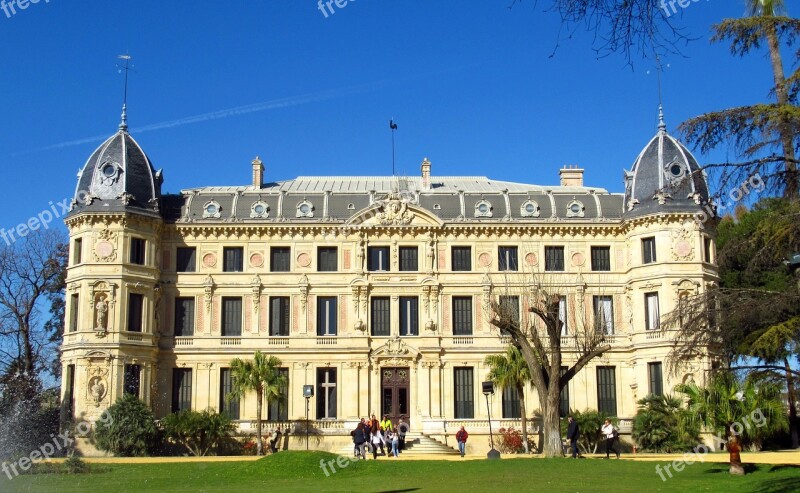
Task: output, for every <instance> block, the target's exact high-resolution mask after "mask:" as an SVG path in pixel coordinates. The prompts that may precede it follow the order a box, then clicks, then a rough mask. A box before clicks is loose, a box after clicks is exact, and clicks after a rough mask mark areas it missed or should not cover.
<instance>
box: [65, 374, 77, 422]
mask: <svg viewBox="0 0 800 493" xmlns="http://www.w3.org/2000/svg"><path fill="white" fill-rule="evenodd" d="M64 405H65V408H64V418H65V421H70V422H71V421H72V420H73V419H74V418H75V416H74V414H75V365H67V372H66V374H65V375H64Z"/></svg>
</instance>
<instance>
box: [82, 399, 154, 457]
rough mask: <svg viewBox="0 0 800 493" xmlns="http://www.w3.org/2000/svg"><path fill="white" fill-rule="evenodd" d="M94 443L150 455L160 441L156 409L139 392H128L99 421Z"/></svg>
mask: <svg viewBox="0 0 800 493" xmlns="http://www.w3.org/2000/svg"><path fill="white" fill-rule="evenodd" d="M93 438H94V443H95V445H97V448H99V449H100V450H105V451H108V452H111V453H113V454H114V455H117V456H121V457H138V456H144V455H147V454H148V453H149V452H150V450H152V449H153V447H154V446H155V443H156V426H155V420H154V418H153V412H152V411H150V408H148V407H147V405H146V404H145V403H144V402H142V401H140V400H139V399H138V398H137V397H136V396H134V395H131V394H126V395H125V396H123V397H121V398H119V399H118V400H117V402H115V403H114V404H112V405H111V407H109V408H108V410H107V411H106V412H105V414H104V415H103V417H102V419H99V420H98V421H97V423H96V424H95V430H94V435H93Z"/></svg>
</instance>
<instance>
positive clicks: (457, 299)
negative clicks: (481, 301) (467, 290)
mask: <svg viewBox="0 0 800 493" xmlns="http://www.w3.org/2000/svg"><path fill="white" fill-rule="evenodd" d="M453 335H454V336H471V335H472V297H471V296H453Z"/></svg>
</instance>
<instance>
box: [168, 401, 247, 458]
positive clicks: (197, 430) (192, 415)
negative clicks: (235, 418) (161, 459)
mask: <svg viewBox="0 0 800 493" xmlns="http://www.w3.org/2000/svg"><path fill="white" fill-rule="evenodd" d="M161 424H162V426H163V427H164V433H165V435H166V436H167V438H169V439H172V440H175V442H177V443H179V444H181V445H183V446H184V447H186V449H187V450H188V451H189V452H190V453H191V454H192V455H195V456H198V457H200V456H204V455H206V454H207V453H208V452H209V451H210V450H211V449H212V448H213V447H214V446H216V445H217V443H219V442H220V441H221V440H222V439H224V438H226V437H227V436H228V435H230V434H231V433H232V432H233V430H234V429H235V428H236V427H235V425H234V424H233V423H232V422H231V420H230V418H228V416H227V415H225V414H219V413H215V412H211V411H203V412H198V411H191V410H186V411H181V412H178V413H174V414H170V415H169V416H167V417H166V418H164V419H163V420H162V422H161Z"/></svg>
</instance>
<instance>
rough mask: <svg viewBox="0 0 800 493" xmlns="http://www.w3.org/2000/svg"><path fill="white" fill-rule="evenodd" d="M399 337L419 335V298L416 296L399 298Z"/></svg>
mask: <svg viewBox="0 0 800 493" xmlns="http://www.w3.org/2000/svg"><path fill="white" fill-rule="evenodd" d="M400 335H401V336H418V335H419V298H417V297H416V296H401V297H400Z"/></svg>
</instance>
